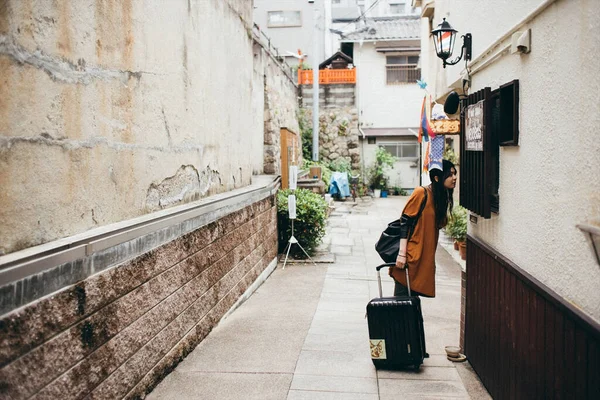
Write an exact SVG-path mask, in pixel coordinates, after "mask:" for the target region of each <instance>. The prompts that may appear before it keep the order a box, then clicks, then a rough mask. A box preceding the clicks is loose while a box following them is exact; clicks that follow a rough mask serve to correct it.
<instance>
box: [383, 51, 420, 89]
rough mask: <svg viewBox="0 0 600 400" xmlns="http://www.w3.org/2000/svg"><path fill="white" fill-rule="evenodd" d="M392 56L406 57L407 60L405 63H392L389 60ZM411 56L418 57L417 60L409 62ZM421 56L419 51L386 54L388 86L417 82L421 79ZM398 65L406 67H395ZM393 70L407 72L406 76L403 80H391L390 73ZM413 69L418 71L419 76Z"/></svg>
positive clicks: (386, 80) (386, 81) (386, 79)
mask: <svg viewBox="0 0 600 400" xmlns="http://www.w3.org/2000/svg"><path fill="white" fill-rule="evenodd" d="M391 57H404V58H405V62H404V63H390V62H389V61H390V58H391ZM410 57H416V62H415V63H410V62H409V58H410ZM419 57H420V54H419V53H418V52H406V53H399V54H386V55H385V83H386V86H398V85H407V84H411V83H415V82H416V81H417V80H419V79H421V69H420V68H418V66H419ZM398 66H403V67H405V68H398V69H396V68H394V67H398ZM392 71H395V72H405V75H406V78H405V79H403V80H398V81H395V80H394V81H391V80H390V79H391V75H390V73H391V72H392ZM413 71H418V76H416V75H417V74H415V73H414V72H413ZM403 75H404V74H403ZM413 78H414V79H413Z"/></svg>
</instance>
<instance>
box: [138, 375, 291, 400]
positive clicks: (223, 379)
mask: <svg viewBox="0 0 600 400" xmlns="http://www.w3.org/2000/svg"><path fill="white" fill-rule="evenodd" d="M292 376H293V375H292V374H256V373H247V374H244V373H236V374H231V373H218V372H217V373H207V372H181V371H179V369H176V370H175V371H173V372H171V374H169V376H168V377H167V378H166V379H165V381H164V382H163V383H161V384H160V385H159V386H158V387H157V388H156V389H154V391H153V392H152V393H150V394H149V395H148V396H147V397H146V398H147V399H156V400H198V399H219V400H230V399H231V400H237V399H245V400H246V399H249V400H281V399H285V398H286V396H287V393H288V389H289V387H290V384H291V381H292ZM165 383H168V384H165ZM242 394H243V395H242Z"/></svg>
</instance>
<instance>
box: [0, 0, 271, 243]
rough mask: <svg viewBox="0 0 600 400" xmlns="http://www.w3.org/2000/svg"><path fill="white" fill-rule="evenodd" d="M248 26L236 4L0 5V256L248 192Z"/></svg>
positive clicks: (247, 16) (243, 8)
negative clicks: (245, 188)
mask: <svg viewBox="0 0 600 400" xmlns="http://www.w3.org/2000/svg"><path fill="white" fill-rule="evenodd" d="M251 21H252V2H249V1H246V0H210V1H185V0H179V1H169V4H168V6H165V3H164V2H162V1H142V0H124V1H91V0H83V1H58V2H52V1H42V0H39V1H35V0H30V1H18V0H3V1H0V70H1V71H2V75H1V77H0V187H2V190H1V191H0V220H1V221H2V223H1V224H0V255H1V254H2V253H11V252H14V251H16V250H19V249H23V248H28V247H31V246H34V245H37V244H40V243H46V242H49V241H52V240H55V239H57V238H62V237H67V236H70V235H73V234H75V233H79V232H83V231H86V230H88V229H91V228H94V227H98V226H102V225H106V224H110V223H113V222H116V221H121V220H124V219H128V218H132V217H135V216H138V215H142V214H145V213H147V212H150V211H154V210H158V209H162V208H165V207H170V206H173V205H177V204H181V203H185V202H189V201H192V200H195V199H198V198H201V197H205V196H208V195H211V194H214V193H219V192H224V191H228V190H231V189H233V188H237V187H242V186H245V185H248V184H249V183H250V182H251V177H252V174H253V172H254V173H257V172H261V169H262V162H263V159H262V148H263V147H262V146H263V143H262V142H263V135H262V124H261V125H258V126H257V124H254V123H253V110H252V95H253V89H254V88H253V85H252V78H253V75H252V62H253V58H252V56H253V53H252V34H251V26H252V25H251ZM216 32H218V34H216Z"/></svg>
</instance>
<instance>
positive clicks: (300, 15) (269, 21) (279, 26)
mask: <svg viewBox="0 0 600 400" xmlns="http://www.w3.org/2000/svg"><path fill="white" fill-rule="evenodd" d="M275 13H282V14H283V13H297V14H298V16H299V18H298V20H299V21H300V22H299V23H298V24H294V25H281V24H272V23H271V18H270V15H271V14H275ZM301 26H302V10H271V11H267V28H298V27H301Z"/></svg>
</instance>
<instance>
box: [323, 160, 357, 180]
mask: <svg viewBox="0 0 600 400" xmlns="http://www.w3.org/2000/svg"><path fill="white" fill-rule="evenodd" d="M329 169H330V170H332V171H338V172H347V173H348V179H350V175H352V165H351V164H350V160H348V159H347V158H344V157H340V158H338V159H336V160H333V161H330V162H329Z"/></svg>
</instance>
